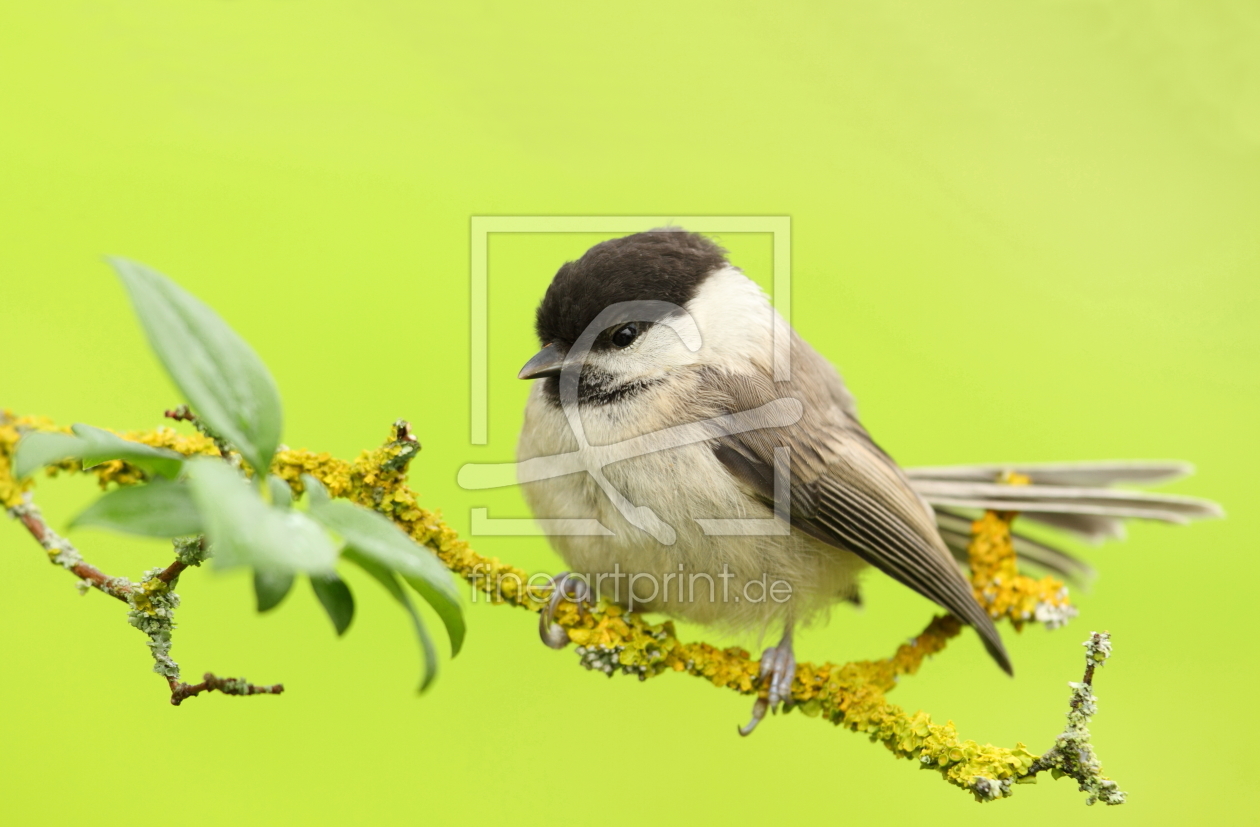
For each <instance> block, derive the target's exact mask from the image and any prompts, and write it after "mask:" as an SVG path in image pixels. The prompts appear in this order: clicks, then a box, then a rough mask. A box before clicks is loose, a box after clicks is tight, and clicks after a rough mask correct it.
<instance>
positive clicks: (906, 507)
mask: <svg viewBox="0 0 1260 827" xmlns="http://www.w3.org/2000/svg"><path fill="white" fill-rule="evenodd" d="M793 345H794V347H793V354H792V381H790V382H784V383H777V384H776V383H774V382H772V381H771V380H770V379H769V378H768V376H766V377H763V375H762V374H761V373H760V372H757V373H748V374H743V373H741V374H734V373H722V374H721V375H715V376H713V377H712V378H711V380H710V381H707V382H706V386H707V387H706V390H712V391H714V392H715V393H721V394H723V395H725V396H726V400H725V404H726V406H727V407H728V408H729V409H730V410H731V411H732V412H736V411H748V410H753V409H755V408H758V407H760V406H762V405H765V404H767V403H768V402H770V401H772V400H773V399H776V398H787V397H794V398H796V399H797V400H799V401H800V403H801V407H802V411H803V413H802V417H801V419H800V420H799V421H798V422H796V423H795V424H793V425H789V426H785V427H767V428H760V429H756V430H750V431H745V432H743V433H738V434H724V435H719V436H718V437H716V438H715V439H714V441H713V442H712V445H713V450H714V454H715V456H716V457H717V458H718V460H719V461H720V462H721V463H722V464H723V465H724V466H725V467H726V469H727V470H728V471H729V472H730V473H731V474H732V476H734V477H735V478H736V479H737V480H739V481H741V482H742V483H743V484H744V486H745V487H746V489H747V490H748V491H749V492H750V493H751V494H752V495H753V496H756V497H757V498H759V499H760V500H762V501H763V502H765V503H767V504H768V505H771V506H772V507H773V504H774V481H775V467H774V456H775V453H774V449H775V448H779V447H786V448H788V449H789V457H790V486H791V487H790V491H791V503H790V505H791V512H790V513H791V523H792V525H793V526H794V527H796V528H797V529H798V530H800V531H803V532H805V533H807V534H809V535H810V536H812V537H815V538H817V539H819V540H821V541H823V542H825V543H827V544H828V545H831V546H834V547H836V548H840V549H844V550H847V551H851V552H853V553H855V554H857V555H858V556H859V557H861V558H862V559H863V560H865V561H866V562H868V563H870V564H871V565H873V566H874V567H875V568H877V569H879V570H880V571H883V572H884V573H886V574H888V575H889V576H891V577H893V578H894V579H895V580H898V581H899V582H901V583H903V584H905V585H907V586H909V587H910V588H912V589H914V590H915V591H917V592H918V593H919V594H922V595H923V596H925V597H927V598H929V599H931V600H933V601H935V602H936V603H938V604H939V605H941V606H943V607H944V608H945V609H947V610H948V611H950V612H951V613H953V614H954V615H956V616H957V617H959V618H961V619H962V620H964V621H965V622H967V623H969V624H971V625H972V626H974V627H975V628H976V630H977V631H978V632H979V633H980V637H981V639H982V640H983V641H984V644H985V648H986V649H987V650H988V651H989V654H990V655H992V656H993V659H994V660H996V661H997V662H998V665H1000V666H1001V667H1002V668H1003V669H1004V670H1006V671H1007V672H1010V671H1011V663H1010V658H1009V657H1008V656H1007V654H1006V650H1005V648H1004V647H1003V646H1002V640H1001V638H1000V637H999V636H998V633H997V629H995V628H994V626H993V621H992V620H991V619H990V618H989V616H988V614H987V613H986V612H985V611H984V609H983V608H982V607H981V606H980V604H979V603H977V602H976V599H975V597H974V596H973V594H972V590H971V585H970V583H968V582H967V579H966V578H965V577H964V576H963V574H962V572H961V571H960V570H959V568H958V564H957V563H956V562H955V561H954V558H953V556H952V555H951V554H950V552H949V549H948V548H947V547H946V545H945V543H944V541H943V540H942V539H941V537H940V535H939V534H938V532H937V529H936V522H935V517H934V516H933V513H932V510H931V508H930V507H929V506H928V505H927V504H926V503H925V502H924V501H923V500H922V499H921V498H920V497H919V496H918V495H917V494H916V493H915V491H914V489H913V488H911V486H910V482H909V480H908V479H907V478H906V476H905V474H904V473H902V471H901V469H900V468H898V467H897V465H896V463H894V462H893V461H892V459H891V458H889V457H888V455H887V454H885V453H884V452H883V451H882V450H880V448H879V447H878V446H877V445H876V444H875V443H874V442H873V441H872V440H871V438H870V436H869V435H868V434H867V433H866V431H865V430H864V429H863V428H862V426H861V425H860V424H859V423H858V421H857V419H856V418H855V417H854V416H852V415H851V414H850V413H849V412H848V411H847V410H845V408H844V407H843V406H841V405H839V404H837V401H836V400H837V399H839V398H842V397H841V396H840V395H839V394H838V393H837V392H836V390H835V388H834V387H832V385H833V383H839V382H840V380H839V377H838V376H837V375H836V374H835V372H834V370H832V369H831V367H830V365H828V364H827V363H826V362H825V361H824V360H823V359H822V357H820V356H818V355H817V354H816V353H814V352H813V351H812V350H807V351H805V352H801V351H800V350H798V348H801V346H802V345H803V348H804V349H807V348H808V345H804V343H803V342H801V341H800V340H799V339H798V340H796V341H794V343H793Z"/></svg>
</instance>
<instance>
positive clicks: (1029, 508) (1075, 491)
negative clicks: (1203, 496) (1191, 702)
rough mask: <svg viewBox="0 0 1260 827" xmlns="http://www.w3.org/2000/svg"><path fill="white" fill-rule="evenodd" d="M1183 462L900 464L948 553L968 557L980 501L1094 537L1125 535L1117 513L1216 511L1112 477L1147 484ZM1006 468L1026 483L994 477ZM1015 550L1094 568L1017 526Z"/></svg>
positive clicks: (1067, 570) (1186, 470) (1076, 568)
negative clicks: (932, 512)
mask: <svg viewBox="0 0 1260 827" xmlns="http://www.w3.org/2000/svg"><path fill="white" fill-rule="evenodd" d="M1193 471H1194V468H1193V467H1192V466H1191V465H1189V464H1188V463H1184V462H1173V461H1164V462H1161V461H1151V462H1143V461H1131V462H1126V461H1114V462H1079V463H1048V464H1040V465H954V466H948V467H935V468H907V469H906V474H907V476H909V477H910V482H911V484H912V485H913V486H914V489H915V491H917V492H918V493H919V495H920V496H921V497H923V499H924V500H926V501H927V502H928V503H929V504H930V505H931V506H932V508H933V509H934V510H935V511H936V523H937V527H938V528H939V529H940V532H941V537H942V539H944V540H945V543H946V545H948V546H949V547H950V550H951V551H953V552H954V555H955V556H956V557H958V558H959V559H960V560H962V561H963V562H966V560H967V544H968V542H969V541H970V539H971V521H972V519H973V517H974V515H975V514H976V513H978V512H979V511H983V510H986V509H993V510H996V511H1018V512H1020V514H1021V516H1022V518H1023V519H1027V520H1032V521H1035V522H1038V523H1042V524H1044V525H1047V526H1050V527H1051V528H1054V529H1057V530H1059V531H1063V532H1066V533H1068V534H1071V535H1075V536H1077V537H1080V538H1082V539H1085V540H1088V541H1090V542H1093V543H1098V542H1101V541H1103V540H1106V539H1111V538H1122V537H1124V521H1125V520H1129V519H1139V520H1158V521H1160V522H1165V523H1177V524H1181V523H1188V522H1190V521H1191V520H1196V519H1203V518H1209V517H1223V516H1224V511H1222V510H1221V507H1220V506H1219V505H1217V504H1216V503H1214V502H1210V501H1208V500H1200V499H1196V498H1193V497H1182V496H1177V495H1173V494H1152V493H1150V492H1146V491H1133V490H1130V489H1120V488H1112V487H1111V486H1113V485H1115V484H1116V483H1139V484H1146V485H1151V484H1155V483H1162V482H1169V481H1171V480H1175V479H1180V478H1181V477H1184V476H1187V475H1188V474H1190V473H1192V472H1193ZM1005 472H1015V473H1018V474H1022V475H1024V476H1026V477H1027V478H1028V479H1029V484H1028V485H1005V484H1002V483H1000V482H998V480H999V478H1000V476H1001V475H1002V474H1003V473H1005ZM1014 542H1015V551H1016V553H1017V554H1018V555H1019V556H1020V558H1021V559H1022V560H1024V561H1026V562H1028V563H1031V564H1033V565H1035V566H1037V567H1039V568H1042V569H1045V570H1047V571H1049V572H1052V573H1054V574H1056V575H1059V576H1061V577H1063V578H1064V579H1065V580H1068V581H1071V582H1077V583H1080V582H1085V581H1088V580H1089V579H1090V578H1091V577H1092V576H1093V569H1091V568H1090V567H1089V566H1088V565H1087V564H1086V563H1084V562H1083V561H1081V560H1079V559H1077V558H1075V557H1073V556H1072V555H1070V554H1068V553H1067V552H1065V551H1064V550H1062V549H1060V548H1057V547H1056V546H1053V545H1049V544H1047V543H1045V542H1042V541H1040V540H1035V539H1033V538H1031V537H1028V536H1026V535H1023V534H1015V535H1014Z"/></svg>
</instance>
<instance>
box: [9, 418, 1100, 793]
mask: <svg viewBox="0 0 1260 827" xmlns="http://www.w3.org/2000/svg"><path fill="white" fill-rule="evenodd" d="M41 422H43V425H42V426H43V427H51V423H46V421H41ZM36 427H39V426H36ZM3 428H4V426H3V425H0V500H4V498H5V497H7V496H12V493H13V492H14V491H16V492H18V493H20V492H21V490H22V489H23V486H21V485H19V484H17V483H16V482H14V481H12V480H11V479H9V480H7V481H6V480H5V476H6V474H5V473H4V471H5V454H6V451H8V452H10V453H11V449H12V443H11V442H10V443H6V441H5V436H4V434H5V432H4V430H3ZM124 436H125V437H126V438H128V439H132V440H135V441H137V442H142V443H144V444H147V445H153V446H156V447H162V448H170V449H172V450H175V451H177V452H179V453H181V454H184V455H191V454H212V455H213V454H218V453H219V450H218V447H217V446H216V445H215V443H214V441H213V440H211V439H210V438H207V437H206V436H204V435H202V434H194V435H181V434H178V433H176V432H174V431H173V430H171V429H165V428H162V429H157V430H154V431H145V432H137V433H130V434H125V435H124ZM419 447H420V446H419V443H417V442H416V440H415V437H414V436H412V435H411V433H410V429H409V428H408V426H407V423H406V422H403V421H399V422H396V423H395V424H394V426H393V427H392V429H391V432H390V437H389V439H388V440H387V442H386V443H385V444H384V445H383V446H381V447H380V448H376V449H373V450H369V451H364V452H363V453H361V454H360V455H359V457H358V458H357V459H355V460H354V461H353V462H346V461H344V460H340V459H336V458H334V457H332V456H331V455H329V454H327V453H316V452H312V451H306V450H296V449H283V450H281V451H279V452H278V453H277V454H276V457H275V459H274V461H273V463H272V467H271V473H272V474H275V475H277V476H279V477H280V478H281V479H283V480H285V481H286V482H288V484H289V485H290V487H291V488H292V489H293V492H294V494H295V495H299V496H300V495H301V494H302V493H303V485H302V482H301V477H302V475H303V474H310V475H311V476H312V477H314V478H315V479H317V480H319V481H320V482H321V483H322V484H323V485H324V486H325V487H326V488H327V489H328V493H329V494H330V495H332V496H334V497H344V498H347V499H349V500H352V501H354V502H356V503H359V504H362V505H365V506H368V507H371V508H374V509H376V510H377V511H379V512H381V513H383V514H385V515H386V516H387V517H389V518H390V519H391V520H393V521H394V522H395V523H396V524H397V525H398V526H399V527H400V528H402V529H403V530H404V531H406V532H407V533H408V534H409V535H410V536H411V537H412V538H413V539H415V540H416V541H417V542H419V543H422V544H424V545H425V546H427V547H429V548H430V549H432V550H433V551H434V553H435V554H436V555H437V556H438V558H439V559H440V560H441V561H442V562H443V563H444V564H445V565H446V566H447V567H448V568H449V569H450V570H451V571H453V572H454V573H455V574H456V575H458V576H459V577H461V578H463V579H464V580H465V581H467V582H468V584H469V585H470V586H471V587H472V588H473V589H474V590H476V591H477V592H478V593H479V594H484V595H485V596H486V597H488V598H489V600H490V602H492V603H496V604H508V605H512V606H517V607H519V608H524V609H527V610H529V611H533V612H538V611H541V609H542V608H543V606H544V605H545V603H546V602H547V599H548V597H549V589H548V588H545V587H544V588H536V587H531V586H530V585H529V583H530V578H529V575H528V573H527V572H525V571H523V570H522V569H519V568H516V567H514V566H511V565H509V564H507V563H504V562H502V561H500V560H499V559H497V558H494V557H486V556H483V555H481V554H478V553H477V552H475V551H474V550H473V549H472V548H470V547H469V545H468V544H467V543H466V542H465V541H463V540H461V539H459V537H458V535H457V534H456V533H455V532H454V531H453V530H452V529H451V528H450V527H449V526H447V525H446V524H445V523H444V522H443V521H442V519H441V518H440V517H439V516H438V515H437V513H435V512H432V511H429V510H427V509H425V508H422V507H421V506H420V505H419V503H418V501H417V498H416V494H415V492H414V491H413V490H412V489H411V488H410V487H409V486H408V485H407V483H406V479H407V468H408V464H409V462H410V461H411V459H412V458H413V457H414V456H415V455H416V454H417V452H418V451H419ZM61 470H67V471H73V470H76V469H74V468H73V467H64V468H62V469H61ZM90 472H91V473H94V474H96V476H97V477H98V479H99V480H100V482H101V485H102V486H107V485H109V484H111V483H115V484H119V485H128V484H133V483H136V482H139V481H142V477H143V475H141V474H139V472H138V471H137V470H136V469H134V468H131V467H130V466H128V465H126V464H125V463H105V464H104V465H101V466H97V467H95V468H92V469H90ZM54 473H55V471H54ZM1007 481H1008V482H1011V483H1013V484H1017V483H1018V480H1007ZM6 485H7V486H8V488H6V487H5V486H6ZM1014 517H1015V515H1014V514H1003V513H993V512H990V513H987V514H985V515H984V516H983V517H982V518H981V519H980V520H977V521H976V523H975V524H974V526H973V539H972V543H971V547H970V553H971V568H972V573H973V579H972V582H973V586H974V588H975V593H976V596H977V599H979V600H980V602H981V603H982V604H983V605H985V606H986V608H987V609H988V610H989V612H990V614H991V616H993V617H995V618H1005V619H1007V620H1009V621H1011V622H1012V623H1013V624H1014V625H1015V626H1016V627H1017V628H1018V627H1019V626H1020V625H1021V624H1023V623H1025V622H1028V621H1030V620H1037V621H1041V622H1044V623H1046V624H1047V625H1048V626H1051V627H1054V626H1057V625H1061V624H1062V623H1064V622H1066V621H1067V620H1068V619H1069V618H1070V617H1072V616H1073V615H1074V614H1075V609H1074V608H1073V607H1072V606H1071V604H1070V602H1069V600H1068V595H1067V590H1066V589H1065V588H1064V587H1063V585H1062V584H1061V583H1060V582H1058V581H1057V580H1053V579H1052V578H1046V579H1045V580H1033V579H1031V578H1027V577H1024V576H1023V575H1020V574H1019V572H1018V569H1017V567H1016V564H1015V552H1014V549H1013V547H1012V543H1011V534H1010V524H1011V521H1012V520H1013V519H1014ZM199 559H200V558H196V562H199ZM178 562H180V563H181V567H179V568H174V566H171V567H168V568H167V569H155V570H153V571H151V572H149V573H147V574H146V579H145V580H144V582H143V583H142V585H141V587H140V590H139V592H138V593H139V594H143V595H144V596H146V597H147V598H148V599H149V601H150V604H151V607H152V608H153V609H154V611H144V610H143V609H142V610H141V612H142V614H143V617H139V618H138V620H139V622H140V623H141V624H145V626H142V628H146V633H149V634H150V640H151V646H152V647H153V649H154V657H155V659H159V663H158V667H155V668H159V671H160V667H161V666H162V663H163V662H162V661H161V660H160V656H163V655H165V650H164V649H163V641H164V640H167V639H169V635H167V638H163V637H162V634H163V629H162V627H161V621H162V615H161V611H162V610H164V609H167V608H169V609H172V610H173V605H172V604H171V603H170V599H171V597H172V596H173V595H172V593H170V592H169V586H170V584H171V582H173V580H174V576H177V575H178V573H179V572H180V571H182V570H183V568H182V566H184V565H195V562H194V561H193V560H191V559H190V560H185V559H184V558H183V557H180V558H179V561H178ZM172 569H174V572H173V574H172ZM151 584H152V587H151V588H150V585H151ZM130 601H131V602H132V604H133V612H132V613H131V614H132V615H133V616H134V615H135V609H134V607H135V605H136V599H135V598H131V599H130ZM163 601H167V602H166V603H163ZM555 623H556V624H557V625H558V626H560V627H561V628H563V629H564V630H565V632H566V633H567V635H568V637H569V639H570V640H571V641H572V642H573V643H575V644H576V653H577V655H578V658H579V661H580V663H581V664H582V665H583V666H585V667H586V668H588V669H593V670H596V671H600V672H603V673H605V674H609V675H612V674H617V673H620V674H629V675H634V676H636V677H637V678H639V679H640V680H647V679H648V678H651V677H655V676H658V675H661V674H665V673H684V674H689V675H693V676H696V677H700V678H703V679H705V680H707V681H709V682H710V683H712V684H713V685H715V686H718V687H722V688H726V689H731V690H734V691H736V692H739V693H742V694H756V693H758V692H760V691H762V690H763V687H761V686H759V685H758V663H757V661H755V660H753V659H752V658H751V657H750V656H749V654H748V653H747V652H746V651H744V650H742V649H739V648H725V649H719V648H717V647H714V646H711V645H709V644H706V643H698V642H691V643H689V642H684V641H681V640H679V639H678V638H677V636H676V634H675V631H674V627H673V624H671V623H668V622H666V623H660V624H649V623H647V622H646V621H645V620H644V619H643V618H642V617H640V616H638V615H636V614H633V613H629V612H627V611H625V610H624V609H622V608H621V607H620V606H616V605H611V604H600V605H598V606H586V605H582V604H578V603H572V602H567V601H565V602H561V603H560V605H559V606H558V607H557V609H556V614H555ZM150 629H151V630H153V631H149V630H150ZM167 631H169V630H167ZM960 631H961V625H960V623H959V621H958V620H957V619H955V618H953V617H950V616H942V617H938V618H936V619H934V620H933V621H932V622H931V623H930V624H929V625H928V626H927V628H925V629H924V630H923V631H922V632H921V633H920V634H919V635H918V636H916V637H915V638H914V639H912V640H911V641H909V642H908V643H905V644H903V645H902V646H900V647H899V648H898V649H897V651H896V652H895V653H894V654H893V655H892V657H889V658H885V659H882V660H874V661H858V662H854V663H847V664H831V663H823V664H810V663H801V664H798V666H797V672H796V679H795V681H794V683H793V686H792V699H793V701H794V702H795V708H796V709H798V710H800V712H801V713H802V714H805V715H808V716H812V717H819V718H824V719H826V720H828V721H830V722H831V723H833V724H835V725H837V726H842V727H844V728H846V729H849V730H852V731H854V732H862V733H865V734H866V735H867V736H868V737H870V739H871V740H872V741H877V742H879V743H881V744H883V745H884V746H885V747H886V748H887V749H888V750H889V751H891V752H892V753H893V754H894V755H895V756H897V757H900V758H906V759H910V760H913V761H915V762H917V763H918V765H919V766H920V767H922V768H924V769H932V770H935V771H937V772H939V773H940V774H941V776H942V777H943V778H944V779H945V780H947V781H948V782H949V783H951V784H954V785H956V786H959V787H961V788H963V789H965V790H968V791H969V792H971V793H972V794H973V795H974V796H975V798H976V799H977V800H980V801H990V800H994V799H998V798H1003V797H1006V796H1009V795H1010V794H1011V792H1012V790H1013V785H1014V784H1016V783H1025V782H1032V781H1035V780H1036V777H1037V775H1038V774H1039V773H1041V772H1043V771H1046V770H1050V771H1051V773H1052V774H1053V775H1054V776H1055V777H1059V776H1060V775H1068V776H1070V777H1072V778H1073V779H1075V780H1076V781H1077V782H1078V784H1079V785H1080V787H1081V789H1082V790H1083V791H1085V792H1087V793H1088V794H1089V798H1088V799H1087V800H1088V802H1089V803H1093V802H1094V801H1103V802H1104V803H1107V804H1119V803H1121V802H1123V800H1124V795H1123V793H1120V792H1119V791H1118V790H1117V788H1116V785H1115V783H1114V782H1113V781H1111V780H1109V779H1107V778H1106V777H1105V776H1103V775H1102V773H1101V766H1100V765H1099V763H1098V761H1097V757H1096V755H1095V754H1094V751H1093V748H1092V746H1091V745H1090V743H1089V731H1088V729H1087V728H1086V727H1085V724H1086V723H1087V722H1088V720H1089V717H1090V716H1091V715H1092V714H1093V711H1094V703H1093V695H1092V687H1091V681H1092V675H1093V671H1092V666H1091V668H1090V670H1089V671H1087V673H1086V677H1085V681H1084V682H1083V683H1081V684H1072V687H1073V700H1072V712H1070V713H1069V725H1068V728H1067V730H1065V731H1064V733H1063V734H1062V735H1060V736H1059V739H1058V741H1057V742H1056V745H1055V747H1054V748H1052V749H1051V750H1050V751H1049V752H1047V753H1046V754H1045V755H1042V756H1038V755H1036V754H1035V753H1033V752H1030V751H1029V750H1028V748H1027V747H1025V745H1024V744H1022V743H1018V744H1016V745H1015V746H1014V747H998V746H994V745H991V744H978V743H977V742H975V741H972V740H964V739H962V738H960V737H959V735H958V732H957V730H956V729H955V727H954V725H953V723H945V724H939V723H936V722H934V721H933V720H932V718H931V717H930V716H929V715H928V714H927V713H925V712H921V711H920V712H915V713H908V712H906V711H905V710H903V709H902V708H900V707H899V706H896V705H895V704H892V703H890V702H889V701H888V699H887V694H888V693H889V692H891V691H892V690H893V689H894V688H895V687H896V685H897V681H898V679H899V678H901V677H903V676H907V675H912V674H914V673H915V672H916V671H917V670H918V669H919V667H920V666H921V665H922V663H923V661H924V660H925V659H926V658H928V657H929V656H931V655H934V654H937V653H939V652H941V651H942V650H943V649H944V648H945V647H946V645H947V644H948V642H949V640H950V639H952V638H953V637H955V636H957V635H958V634H959V632H960ZM1094 641H1100V642H1094ZM1106 641H1107V638H1106V636H1105V635H1101V636H1100V635H1095V636H1094V637H1093V638H1091V642H1092V648H1090V649H1089V651H1090V653H1091V654H1090V657H1091V658H1093V659H1094V660H1093V662H1095V663H1100V662H1101V660H1100V659H1099V658H1098V655H1099V653H1105V652H1108V651H1109V648H1108V647H1109V643H1107V642H1106ZM167 648H169V647H167ZM1102 657H1103V658H1105V654H1103V655H1102ZM176 668H177V667H176ZM164 674H165V673H164ZM171 687H172V698H171V700H172V703H178V702H179V700H182V699H183V698H184V697H189V696H191V695H193V694H196V693H197V692H201V691H209V690H218V691H229V689H228V688H230V690H231V691H232V693H233V694H256V693H258V692H267V693H278V692H279V691H280V689H281V687H279V686H276V687H255V686H252V685H249V684H246V683H244V682H243V681H239V682H233V681H230V680H227V679H212V676H210V675H207V676H206V681H205V682H204V683H203V684H198V685H196V686H188V685H187V684H176V683H175V682H172V684H171ZM178 687H183V688H182V689H181V688H178ZM225 687H227V688H225ZM236 690H240V691H236Z"/></svg>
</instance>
